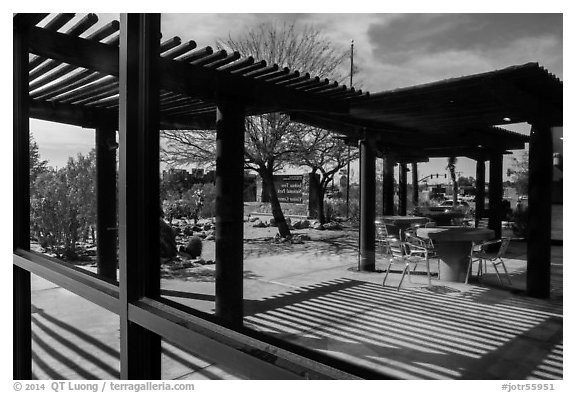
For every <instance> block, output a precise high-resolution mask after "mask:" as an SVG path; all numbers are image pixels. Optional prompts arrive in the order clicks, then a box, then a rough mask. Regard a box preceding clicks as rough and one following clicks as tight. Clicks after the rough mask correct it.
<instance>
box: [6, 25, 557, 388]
mask: <svg viewBox="0 0 576 393" xmlns="http://www.w3.org/2000/svg"><path fill="white" fill-rule="evenodd" d="M73 18H74V14H59V15H57V16H53V17H52V16H50V17H49V16H48V15H47V14H17V15H15V16H14V223H13V225H14V245H13V247H14V378H15V379H28V378H30V377H31V330H30V329H31V324H30V273H34V274H37V275H39V276H41V277H43V278H46V279H48V280H50V281H53V282H55V283H56V284H58V285H60V286H62V287H64V288H66V289H68V290H70V291H72V292H74V293H76V294H78V295H80V296H83V297H85V298H86V299H88V300H89V301H92V302H94V303H96V304H98V305H100V306H102V307H105V308H106V309H108V310H110V311H112V312H114V313H116V314H118V315H119V316H120V328H121V329H120V330H121V376H122V378H126V379H128V378H129V379H154V378H159V372H160V366H159V361H160V352H159V351H160V339H161V337H162V338H165V339H168V340H171V341H174V342H177V343H178V344H179V345H181V346H183V347H185V348H187V349H190V350H191V351H198V350H199V348H200V350H210V351H211V352H212V353H217V354H218V355H217V356H220V357H221V358H222V359H225V360H226V361H231V360H233V361H234V362H235V364H237V366H238V367H239V368H241V369H243V371H244V372H246V373H247V374H248V375H253V376H254V377H256V378H257V377H261V376H266V377H267V378H354V377H368V378H369V377H375V374H374V372H373V371H371V370H366V369H363V368H361V367H356V366H353V365H350V364H349V363H347V362H343V361H339V360H336V359H331V358H328V357H326V356H324V355H321V354H318V353H316V352H313V351H310V350H306V349H304V348H300V347H289V346H288V344H286V343H283V342H276V341H273V340H272V339H270V338H269V337H266V336H263V335H260V334H258V333H256V332H253V331H250V330H248V329H244V328H243V327H242V317H243V308H242V303H243V291H242V282H243V260H242V254H243V252H242V250H243V202H242V181H243V157H244V154H243V152H244V150H243V149H244V118H245V116H249V115H258V114H264V113H271V112H283V113H288V114H290V116H291V118H292V119H293V120H294V121H298V122H303V123H306V124H309V125H312V126H318V127H322V128H326V129H328V130H332V131H334V132H336V133H339V134H343V135H345V136H346V137H347V139H348V140H349V142H350V143H354V144H357V145H358V146H359V148H360V152H361V160H360V161H361V180H360V181H361V230H360V239H361V241H360V255H361V267H362V269H364V270H373V269H374V240H375V239H374V238H375V234H374V218H375V215H376V212H375V163H376V157H382V158H383V159H384V160H383V162H384V168H385V171H384V184H385V192H384V196H383V197H384V199H385V203H384V204H383V206H384V211H383V213H384V214H387V213H388V212H389V211H390V207H391V197H390V192H391V189H392V188H391V184H392V177H391V169H390V168H393V165H394V164H395V163H399V164H400V166H401V168H405V166H406V164H407V163H412V164H413V174H414V173H416V170H415V169H416V165H415V163H417V162H421V161H425V160H427V159H428V158H429V157H442V156H453V155H456V156H467V157H471V158H473V159H475V160H477V162H478V175H479V176H478V179H477V181H478V182H481V184H483V182H484V162H485V161H486V160H490V184H491V187H490V204H491V206H490V207H491V208H490V211H491V212H492V213H491V215H490V224H489V226H490V227H491V228H492V229H494V230H495V231H496V233H497V235H499V234H500V228H501V217H499V216H498V213H494V212H498V211H499V209H496V208H495V206H496V205H494V208H493V206H492V204H493V203H495V202H493V201H500V200H501V199H502V155H503V154H505V153H506V152H507V151H508V150H513V149H522V148H524V144H525V143H526V142H528V138H527V137H525V136H522V135H519V134H516V133H513V132H510V131H506V130H504V129H501V128H497V127H495V126H497V125H501V124H506V123H516V122H529V123H530V124H532V133H531V135H530V138H529V141H530V146H531V147H530V179H531V182H530V183H531V185H530V192H529V198H530V232H529V238H528V278H527V288H528V294H529V295H531V296H537V297H546V296H548V294H549V291H550V279H549V278H550V190H551V178H552V176H551V173H552V140H551V131H550V129H551V127H553V126H559V125H562V83H561V82H560V81H559V80H558V79H557V78H555V77H553V76H552V75H550V74H549V73H547V72H546V71H545V70H544V69H542V68H541V67H539V66H538V65H537V64H526V65H523V66H517V67H510V68H507V69H504V70H499V71H494V72H490V73H486V74H479V75H473V76H468V77H463V78H457V79H452V80H446V81H441V82H437V83H432V84H428V85H422V86H416V87H410V88H405V89H398V90H393V91H387V92H382V93H377V94H373V95H370V94H368V93H366V92H362V91H361V90H355V89H354V88H348V87H346V86H340V85H338V83H336V82H332V81H329V80H326V79H320V78H318V77H314V76H311V75H310V74H308V73H305V72H300V71H297V70H289V69H287V68H281V67H279V66H278V65H275V64H273V65H268V64H266V63H265V62H264V61H257V60H256V59H253V58H251V57H247V58H241V57H240V55H239V54H238V53H227V52H226V51H214V50H213V49H212V48H210V47H206V48H200V49H197V48H196V44H195V43H194V42H192V41H190V42H181V40H180V39H179V38H178V37H174V38H170V39H166V40H163V41H161V39H160V37H161V34H160V16H159V15H156V14H152V15H151V14H128V15H122V17H121V20H120V22H116V21H114V22H111V23H109V24H107V25H104V26H101V27H99V28H98V26H97V22H98V18H97V17H96V16H95V15H93V14H89V15H87V16H85V17H83V18H82V19H81V20H79V21H77V22H75V23H74V22H73V21H74V19H73ZM71 21H72V22H71ZM69 22H71V23H73V26H72V27H69V28H67V30H65V31H64V32H60V31H59V30H61V29H62V28H63V27H64V26H67V24H69ZM38 25H42V26H43V27H38ZM93 26H96V27H97V28H96V29H93V33H91V34H89V35H86V34H85V32H86V31H87V30H88V29H90V28H91V27H93ZM29 118H37V119H42V120H49V121H54V122H59V123H65V124H71V125H76V126H80V127H84V128H94V129H95V130H96V132H95V134H96V141H95V144H96V154H97V179H96V183H97V184H96V185H97V187H96V188H97V203H98V225H97V226H98V228H97V231H98V242H99V244H98V274H97V275H90V274H87V273H86V272H81V271H79V270H77V269H74V268H73V267H70V266H69V265H66V264H63V263H61V262H59V261H57V260H54V259H51V258H48V257H46V256H44V255H41V254H38V253H34V252H31V251H30V233H29V226H30V225H29V224H30V217H29V216H30V214H29V199H30V198H29V197H30V195H29V165H30V163H29V154H28V153H29V145H28V144H29V124H28V123H29ZM160 129H178V130H188V129H215V134H216V136H215V137H216V146H217V147H216V153H215V154H216V192H217V198H216V317H215V318H212V317H210V316H206V315H204V314H200V313H195V312H194V310H186V312H184V311H182V310H181V307H178V306H176V305H174V304H172V303H170V302H168V301H166V300H165V299H161V298H160V279H159V269H158V268H157V266H158V265H157V261H158V252H159V251H158V249H159V245H158V241H157V239H158V236H159V233H158V218H159V216H160V211H159V204H158V200H159V194H158V188H159V187H158V178H159V176H158V174H159V130H160ZM117 132H118V144H119V163H120V165H119V170H118V188H116V187H117V186H116V181H115V179H116V152H115V150H114V149H110V146H113V145H115V144H116V133H117ZM401 173H403V175H401V182H402V181H403V182H404V183H406V181H405V176H406V171H405V170H404V171H403V172H401ZM534 179H538V181H537V182H536V181H534ZM479 189H481V190H483V189H484V187H479ZM116 195H118V210H117V211H116ZM477 198H479V199H478V202H480V200H482V204H481V205H482V206H483V198H484V196H483V195H481V194H480V193H479V195H478V196H477ZM404 199H405V193H404ZM478 204H479V205H480V203H478ZM404 206H405V201H404ZM117 217H118V219H117ZM117 220H118V221H117ZM116 227H117V228H118V232H117V233H116V232H115V231H114V230H110V228H116ZM117 236H118V238H119V240H120V243H119V261H117V260H116V249H115V247H116V246H115V244H116V243H115V242H116V237H117ZM117 262H119V266H120V276H119V277H116V265H117ZM271 354H272V355H273V356H271ZM344 370H346V371H344ZM377 377H378V378H383V377H385V376H382V375H377Z"/></svg>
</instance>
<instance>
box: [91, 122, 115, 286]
mask: <svg viewBox="0 0 576 393" xmlns="http://www.w3.org/2000/svg"><path fill="white" fill-rule="evenodd" d="M116 147H117V145H116V131H115V130H114V128H111V127H101V128H97V129H96V209H97V212H98V213H97V222H96V236H97V239H98V246H97V251H96V254H97V258H96V260H97V269H98V275H99V276H101V277H102V278H105V279H109V280H112V281H116V279H117V277H116V268H117V266H118V258H117V234H118V224H117V218H116V210H117V209H116V193H117V190H116Z"/></svg>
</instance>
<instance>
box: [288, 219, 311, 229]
mask: <svg viewBox="0 0 576 393" xmlns="http://www.w3.org/2000/svg"><path fill="white" fill-rule="evenodd" d="M292 226H293V227H294V229H306V228H309V227H310V221H308V220H298V221H295V222H294V224H293V225H292Z"/></svg>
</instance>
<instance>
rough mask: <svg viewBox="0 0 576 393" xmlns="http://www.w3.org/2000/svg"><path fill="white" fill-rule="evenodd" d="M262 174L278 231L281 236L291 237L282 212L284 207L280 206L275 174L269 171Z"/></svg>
mask: <svg viewBox="0 0 576 393" xmlns="http://www.w3.org/2000/svg"><path fill="white" fill-rule="evenodd" d="M260 176H262V183H263V187H265V188H267V189H268V190H269V196H270V207H271V208H272V216H273V217H274V221H275V222H276V224H277V225H278V233H280V236H282V237H289V236H291V233H290V228H288V224H286V219H285V218H284V213H282V207H281V206H280V201H279V200H278V194H277V193H276V187H275V186H274V180H273V179H274V178H273V175H272V173H270V172H268V171H262V172H261V173H260Z"/></svg>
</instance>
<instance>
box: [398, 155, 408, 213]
mask: <svg viewBox="0 0 576 393" xmlns="http://www.w3.org/2000/svg"><path fill="white" fill-rule="evenodd" d="M398 167H399V169H398V214H399V215H401V216H405V215H406V202H407V200H408V195H407V194H408V193H407V191H406V188H407V184H406V183H407V178H408V173H407V172H408V170H407V169H408V168H406V164H405V163H400V164H399V166H398Z"/></svg>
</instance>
